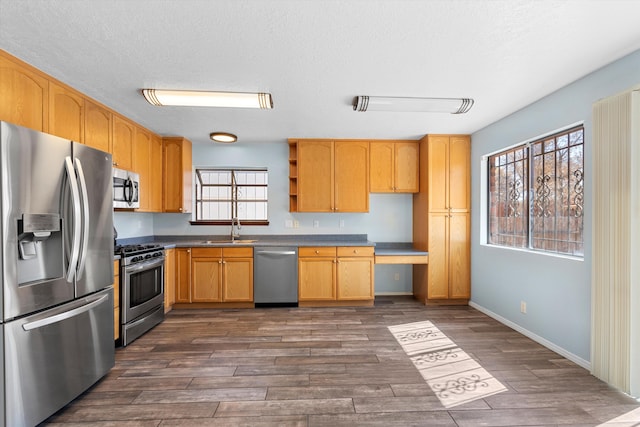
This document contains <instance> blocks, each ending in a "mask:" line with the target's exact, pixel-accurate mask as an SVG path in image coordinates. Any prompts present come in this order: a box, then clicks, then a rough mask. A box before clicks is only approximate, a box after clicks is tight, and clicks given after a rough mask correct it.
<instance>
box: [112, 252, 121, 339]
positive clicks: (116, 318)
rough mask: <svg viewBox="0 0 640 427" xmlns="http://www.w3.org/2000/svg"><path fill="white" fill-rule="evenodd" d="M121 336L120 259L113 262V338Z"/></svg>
mask: <svg viewBox="0 0 640 427" xmlns="http://www.w3.org/2000/svg"><path fill="white" fill-rule="evenodd" d="M118 338H120V261H114V262H113V339H114V340H117V339H118Z"/></svg>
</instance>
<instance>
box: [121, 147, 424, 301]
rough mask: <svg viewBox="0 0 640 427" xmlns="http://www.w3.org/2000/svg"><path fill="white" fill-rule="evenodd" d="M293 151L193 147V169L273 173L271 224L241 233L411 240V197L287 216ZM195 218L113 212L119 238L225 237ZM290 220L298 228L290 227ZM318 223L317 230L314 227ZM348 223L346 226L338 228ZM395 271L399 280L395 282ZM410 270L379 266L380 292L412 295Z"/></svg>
mask: <svg viewBox="0 0 640 427" xmlns="http://www.w3.org/2000/svg"><path fill="white" fill-rule="evenodd" d="M288 156H289V147H288V144H287V142H286V141H281V142H263V143H259V144H255V143H254V144H243V143H242V142H238V143H236V144H233V145H219V144H213V143H206V144H201V143H196V144H194V145H193V166H194V168H195V167H199V166H218V167H223V166H236V167H242V166H244V167H267V168H268V169H269V206H268V209H269V226H267V227H265V226H253V227H252V226H246V225H243V226H242V230H241V235H243V234H244V235H262V234H367V235H368V237H369V240H371V241H374V242H410V241H411V240H412V207H413V196H412V195H411V194H371V196H370V199H369V204H370V212H369V213H352V214H329V213H324V214H315V213H314V214H312V213H290V212H289V161H288V158H289V157H288ZM190 219H191V214H140V213H123V212H116V213H115V214H114V221H115V225H116V227H117V229H118V235H119V237H139V236H147V235H153V234H155V235H156V236H161V235H226V234H228V233H229V230H230V229H229V227H228V226H224V227H221V226H192V225H190V224H189V220H190ZM288 220H291V221H297V222H298V224H299V226H298V228H287V227H286V226H285V225H286V222H287V221H288ZM314 221H318V225H319V226H318V227H317V228H314V226H313V225H314ZM340 221H344V227H340V225H341V224H340ZM395 273H399V276H400V279H399V280H397V281H396V280H395ZM411 281H412V275H411V269H410V267H407V266H397V267H396V266H378V267H376V284H375V286H376V292H377V293H378V292H384V293H387V292H394V293H395V292H400V293H410V292H411V291H412V285H411Z"/></svg>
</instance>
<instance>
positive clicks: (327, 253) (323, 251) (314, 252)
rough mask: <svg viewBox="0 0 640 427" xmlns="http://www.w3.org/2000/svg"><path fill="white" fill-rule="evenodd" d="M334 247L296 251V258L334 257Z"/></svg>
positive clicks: (317, 247) (306, 248)
mask: <svg viewBox="0 0 640 427" xmlns="http://www.w3.org/2000/svg"><path fill="white" fill-rule="evenodd" d="M335 256H336V247H335V246H316V247H313V246H310V247H304V248H299V249H298V257H310V258H311V257H335Z"/></svg>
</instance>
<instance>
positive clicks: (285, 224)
mask: <svg viewBox="0 0 640 427" xmlns="http://www.w3.org/2000/svg"><path fill="white" fill-rule="evenodd" d="M284 226H285V227H286V228H293V220H290V219H288V220H286V221H285V222H284Z"/></svg>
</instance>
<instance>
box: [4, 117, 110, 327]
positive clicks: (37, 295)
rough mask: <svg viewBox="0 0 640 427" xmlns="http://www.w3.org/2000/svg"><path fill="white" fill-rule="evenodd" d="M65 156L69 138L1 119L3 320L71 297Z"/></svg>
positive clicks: (69, 148)
mask: <svg viewBox="0 0 640 427" xmlns="http://www.w3.org/2000/svg"><path fill="white" fill-rule="evenodd" d="M69 155H71V143H70V142H69V141H68V140H64V139H62V138H58V137H55V136H52V135H47V134H43V133H40V132H35V131H32V130H29V129H26V128H23V127H19V126H16V125H12V124H9V123H6V122H0V171H1V173H2V179H1V181H2V183H1V192H0V194H1V195H2V197H1V199H0V203H1V204H2V206H1V222H2V267H3V268H2V293H1V295H2V304H1V305H0V306H1V307H2V316H1V319H2V320H4V321H6V320H9V319H12V318H15V317H18V316H22V315H26V314H29V313H31V312H34V311H36V310H42V309H45V308H48V307H51V306H53V305H56V304H61V303H64V302H66V301H70V300H72V299H73V298H74V286H73V283H69V282H68V281H67V280H66V272H67V263H68V261H67V256H68V255H67V253H66V251H65V249H64V245H65V241H66V239H67V237H66V235H67V232H68V230H67V229H66V225H65V223H66V221H65V220H64V219H63V217H62V214H61V212H62V210H61V204H62V196H63V188H64V186H65V185H66V182H67V179H66V177H65V175H66V173H65V171H64V164H65V160H64V159H65V157H66V156H69ZM106 261H108V259H107V260H105V264H107V265H109V264H112V263H110V262H106Z"/></svg>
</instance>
